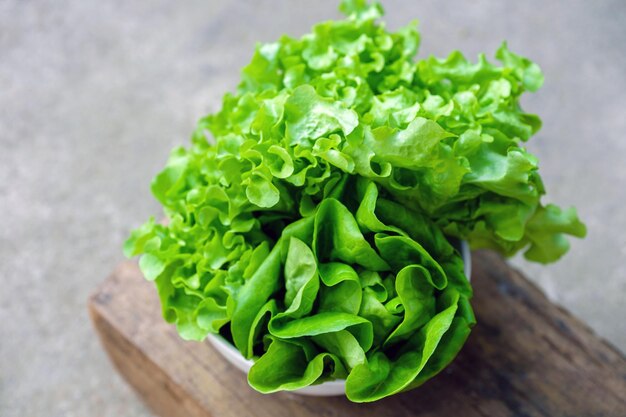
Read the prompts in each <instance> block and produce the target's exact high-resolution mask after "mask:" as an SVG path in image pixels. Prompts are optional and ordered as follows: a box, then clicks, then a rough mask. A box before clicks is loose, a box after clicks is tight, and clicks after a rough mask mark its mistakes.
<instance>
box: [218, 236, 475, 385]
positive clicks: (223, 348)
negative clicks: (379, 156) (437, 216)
mask: <svg viewBox="0 0 626 417" xmlns="http://www.w3.org/2000/svg"><path fill="white" fill-rule="evenodd" d="M457 249H459V252H461V257H462V258H463V263H464V265H465V266H464V272H465V276H466V277H467V279H468V280H470V276H471V273H472V254H471V251H470V247H469V245H468V244H467V242H466V241H464V240H463V241H461V242H460V244H459V247H458V248H457ZM207 340H208V341H209V342H210V343H211V345H213V347H214V348H215V349H216V350H217V351H218V352H219V353H220V354H221V355H222V356H223V357H224V358H225V359H226V360H227V361H228V362H230V363H231V364H232V365H233V366H234V367H235V368H237V369H239V370H240V371H242V372H243V373H245V374H246V375H247V374H248V371H250V368H251V367H252V365H253V364H254V361H252V360H249V359H246V358H244V357H243V356H242V355H241V353H240V352H239V351H238V350H237V349H236V348H235V347H234V346H233V345H231V344H230V343H229V342H228V341H227V340H226V339H224V338H223V337H222V336H219V335H215V334H210V335H208V336H207ZM289 392H291V393H293V394H298V395H312V396H316V397H332V396H338V395H345V393H346V381H345V380H343V379H338V380H336V381H327V382H323V383H321V384H317V385H309V386H308V387H304V388H300V389H297V390H294V391H289Z"/></svg>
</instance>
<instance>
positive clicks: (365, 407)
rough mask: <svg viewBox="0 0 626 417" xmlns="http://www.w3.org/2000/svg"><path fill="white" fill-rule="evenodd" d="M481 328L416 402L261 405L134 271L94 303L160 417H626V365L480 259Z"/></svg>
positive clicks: (104, 335)
mask: <svg viewBox="0 0 626 417" xmlns="http://www.w3.org/2000/svg"><path fill="white" fill-rule="evenodd" d="M473 262H474V272H473V274H472V282H473V284H474V288H475V297H474V300H473V305H474V308H475V310H476V316H477V319H478V325H477V326H476V328H475V329H474V331H473V333H472V335H471V336H470V339H469V341H468V343H467V345H466V346H465V347H464V348H463V351H462V352H461V354H460V355H459V356H458V357H457V359H456V360H455V361H454V362H453V364H452V365H451V366H450V367H449V368H447V369H446V370H445V371H444V372H442V373H441V374H440V375H438V376H437V377H435V378H434V379H433V380H431V381H429V382H428V383H426V384H425V385H424V386H422V387H421V388H418V389H417V390H414V391H410V392H407V393H403V394H400V395H396V396H394V397H392V398H388V399H385V400H382V401H378V402H376V403H371V404H353V403H350V402H349V401H348V400H346V399H345V398H342V397H335V398H315V397H303V396H297V395H294V394H289V393H278V394H272V395H261V394H259V393H257V392H255V391H254V390H252V389H251V388H250V387H249V386H248V384H247V382H246V378H245V376H244V375H243V374H242V373H240V372H239V371H238V370H236V369H235V368H233V367H232V366H231V365H229V364H228V363H227V362H226V361H225V360H224V359H223V358H222V357H220V356H219V355H218V354H217V353H216V351H215V350H214V349H213V348H212V347H211V346H210V345H208V344H207V343H197V342H184V341H182V340H180V338H179V337H178V335H177V334H176V331H175V329H174V328H173V327H172V326H171V325H168V324H166V323H165V322H164V321H163V319H162V318H161V315H160V307H159V302H158V299H157V294H156V291H155V289H154V288H153V285H152V284H151V283H148V282H146V281H144V280H143V278H142V276H141V273H140V272H139V270H138V267H137V265H136V264H135V263H132V262H127V263H124V264H122V265H120V266H119V268H118V269H117V270H116V271H115V273H114V274H113V275H112V276H111V277H110V278H108V279H107V280H106V281H105V282H104V284H103V285H102V286H101V287H100V288H99V289H98V291H97V292H96V293H95V294H94V295H93V296H92V298H91V299H90V301H89V310H90V313H91V316H92V319H93V322H94V324H95V327H96V330H97V332H98V335H99V336H100V338H101V340H102V343H103V345H104V347H105V349H106V350H107V352H108V354H109V356H110V357H111V359H112V361H113V363H114V364H115V366H116V367H117V369H118V370H119V371H120V373H121V374H122V375H123V376H124V377H125V378H126V380H127V381H128V382H129V383H130V384H131V385H132V386H133V387H134V388H135V389H136V390H137V392H138V393H139V395H140V396H141V398H142V399H143V400H144V401H145V403H146V404H148V406H149V407H150V408H152V409H153V410H154V412H155V413H157V414H158V415H160V416H168V417H178V416H181V417H182V416H185V417H199V416H202V417H206V416H214V417H231V416H232V417H247V416H255V417H283V416H285V417H287V416H289V417H291V416H295V417H309V416H320V417H321V416H324V417H333V416H337V417H352V416H359V417H370V416H371V417H374V416H375V417H403V416H423V417H425V416H440V417H447V416H462V417H473V416H489V417H497V416H503V417H506V416H524V417H531V416H549V417H557V416H611V417H615V416H626V359H625V358H624V356H622V355H621V354H620V353H619V352H618V351H617V350H615V349H614V348H612V347H611V346H610V345H608V344H607V343H605V342H604V341H602V340H600V339H599V338H598V337H597V336H595V335H594V334H593V332H592V331H591V330H590V329H589V328H587V327H586V326H585V325H583V324H582V323H580V322H579V321H578V320H576V319H575V318H573V317H572V316H571V315H570V314H569V313H567V312H566V311H564V310H563V309H561V308H559V307H557V306H555V305H553V304H551V303H550V302H549V301H548V300H547V299H546V297H545V296H544V295H543V294H542V293H541V292H540V291H539V290H538V289H537V288H536V287H535V286H533V285H532V284H531V283H530V282H529V281H527V280H526V279H525V278H524V277H522V276H521V275H520V274H519V273H518V272H516V271H514V270H513V269H511V268H510V267H508V266H507V265H506V263H504V261H503V260H502V259H501V258H500V257H498V256H497V255H495V254H493V253H490V252H483V251H481V252H476V253H474V256H473Z"/></svg>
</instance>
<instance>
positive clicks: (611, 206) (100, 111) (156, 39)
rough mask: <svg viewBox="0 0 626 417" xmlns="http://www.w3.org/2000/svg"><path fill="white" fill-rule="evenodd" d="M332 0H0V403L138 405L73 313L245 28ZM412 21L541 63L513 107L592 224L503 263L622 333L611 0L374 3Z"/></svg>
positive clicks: (261, 29) (317, 14)
mask: <svg viewBox="0 0 626 417" xmlns="http://www.w3.org/2000/svg"><path fill="white" fill-rule="evenodd" d="M336 3H337V2H336V1H334V0H324V1H317V2H315V5H313V4H314V3H313V2H310V1H304V0H297V1H295V0H292V1H278V0H271V1H270V0H262V1H251V0H250V1H228V2H227V1H215V0H213V1H206V0H202V1H201V0H197V1H185V2H172V1H167V0H156V1H151V2H147V1H136V2H129V1H123V0H111V1H96V0H89V1H87V0H75V1H61V2H59V1H54V2H53V1H24V0H0V209H1V211H2V217H3V222H2V226H1V227H0V280H1V281H0V282H1V283H0V415H1V416H3V417H13V416H16V417H17V416H20V417H21V416H47V417H54V416H87V415H90V416H147V415H150V413H149V412H148V411H147V410H146V409H145V408H144V406H143V405H141V403H139V401H138V400H137V399H136V397H135V396H134V395H133V393H132V392H131V391H130V389H129V388H127V386H126V385H125V384H124V383H123V382H122V381H121V380H120V378H119V377H118V376H117V375H116V374H115V372H113V370H112V369H111V367H110V364H109V362H108V361H107V358H106V357H105V355H104V353H103V352H102V350H101V348H100V346H99V343H98V341H97V339H96V338H95V336H94V333H93V331H92V329H91V325H90V323H89V321H88V317H87V312H86V309H85V303H86V299H87V296H88V294H89V293H90V292H91V291H92V290H93V289H94V287H95V286H96V285H97V284H98V283H99V282H100V281H101V280H102V279H103V278H104V277H105V276H106V275H107V274H108V273H109V272H110V271H111V269H112V268H113V267H114V265H115V264H116V263H117V262H119V261H120V260H121V259H122V254H121V250H120V247H121V244H122V241H123V240H124V238H125V236H126V234H127V232H128V231H129V230H130V229H131V228H132V227H134V226H137V225H139V224H140V223H141V222H142V221H143V220H144V219H145V218H146V217H147V216H148V215H150V214H157V213H158V207H157V205H156V203H155V202H154V201H153V199H152V198H151V196H150V194H149V190H148V184H149V181H150V179H151V177H152V176H153V175H154V174H155V173H156V172H157V170H158V169H159V168H160V167H161V166H162V165H163V163H164V161H165V159H166V156H167V154H168V152H169V149H170V148H171V147H172V146H174V145H177V144H184V143H186V142H187V138H188V137H189V134H190V132H191V131H192V128H193V126H194V122H195V120H196V119H197V118H199V117H200V116H201V115H203V114H205V113H206V112H208V111H211V110H215V109H216V108H217V106H218V104H219V100H220V97H221V95H222V94H223V93H224V92H226V91H228V90H231V89H233V87H234V86H235V84H236V82H237V78H238V69H239V68H240V67H241V66H242V65H243V64H244V63H245V62H246V61H247V60H248V59H249V57H250V56H251V51H252V48H253V45H254V43H255V42H256V41H270V40H274V39H275V38H277V37H278V36H279V35H280V34H282V33H289V34H291V35H300V34H303V33H305V32H306V31H307V30H308V28H309V27H310V25H311V24H312V23H314V22H316V21H318V20H321V19H327V18H333V17H336V16H338V14H337V12H336ZM385 6H386V9H387V21H388V23H389V26H390V27H392V28H396V27H398V26H400V25H401V24H402V23H405V22H407V21H408V20H409V19H410V18H414V17H417V18H419V19H420V20H421V22H422V24H421V28H422V33H423V47H422V56H424V55H426V54H429V53H434V54H437V55H445V54H447V53H448V52H449V51H450V50H452V49H454V48H459V49H461V50H462V51H464V52H466V53H467V55H468V56H475V54H477V53H478V52H479V51H486V52H490V53H491V52H493V51H495V49H496V48H497V46H498V45H499V43H500V41H501V40H503V39H508V40H509V44H510V46H511V47H512V49H513V50H515V51H519V52H520V53H524V54H527V55H528V56H530V57H532V58H533V59H535V60H536V61H538V62H539V63H540V65H541V66H542V67H543V69H544V71H545V74H546V83H545V87H544V88H543V89H542V90H541V91H540V92H539V93H538V94H535V95H533V96H531V97H528V98H527V100H526V102H525V104H526V107H527V109H529V110H531V111H534V112H537V113H539V114H540V115H542V116H543V118H544V121H545V125H544V129H543V130H542V131H541V133H540V134H539V135H538V136H537V137H536V139H535V140H534V142H533V143H531V144H530V148H531V149H532V150H533V151H534V152H536V154H537V155H538V156H539V158H540V161H541V166H542V168H541V169H542V172H543V176H544V179H545V182H546V184H547V186H548V189H549V200H551V201H555V202H559V203H562V204H574V205H576V206H578V208H579V210H580V214H581V215H582V217H583V218H584V219H585V220H586V221H587V224H588V226H589V237H588V238H587V239H586V240H584V241H577V242H574V245H573V248H572V251H571V253H570V254H569V255H568V256H567V257H566V258H565V259H563V260H562V261H561V262H560V263H558V264H556V265H552V266H548V267H539V266H536V265H529V264H527V263H525V262H524V261H522V260H520V259H515V260H514V261H513V262H514V263H515V265H517V266H519V267H520V268H522V269H523V270H525V271H526V272H527V274H528V275H529V276H530V277H531V278H533V279H534V280H535V281H536V282H537V284H539V285H540V286H541V287H542V288H544V289H545V291H546V292H547V293H548V294H549V296H550V297H551V298H552V299H554V300H555V301H556V302H558V303H561V304H563V305H564V306H565V307H567V308H568V309H569V310H571V311H572V312H574V314H576V315H577V316H578V317H580V318H581V319H582V320H584V321H586V322H587V323H589V324H590V326H591V327H593V328H594V329H595V330H596V331H597V332H598V333H599V334H600V335H602V336H603V337H606V338H607V339H608V340H610V341H612V342H613V343H614V344H615V345H616V346H618V347H619V348H621V349H622V350H626V324H625V323H626V321H625V320H624V317H625V315H626V308H625V307H624V302H625V301H626V281H625V277H626V265H625V262H624V261H626V235H625V233H624V231H626V210H625V209H624V204H626V160H625V157H624V155H626V140H624V138H623V136H624V132H626V115H625V111H626V94H625V93H626V77H625V74H626V55H625V54H624V45H625V44H626V3H625V2H623V1H620V0H615V1H594V2H591V1H583V0H577V1H545V0H532V1H524V2H519V1H498V0H493V1H487V0H475V1H467V2H463V1H445V2H442V1H436V0H428V1H409V0H406V1H400V0H397V1H392V0H389V1H385Z"/></svg>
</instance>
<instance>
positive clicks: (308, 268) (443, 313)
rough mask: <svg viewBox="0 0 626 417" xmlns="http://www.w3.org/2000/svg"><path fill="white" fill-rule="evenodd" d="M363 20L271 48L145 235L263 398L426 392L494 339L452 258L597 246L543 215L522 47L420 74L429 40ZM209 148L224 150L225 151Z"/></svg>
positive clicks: (202, 132) (202, 322) (158, 190)
mask: <svg viewBox="0 0 626 417" xmlns="http://www.w3.org/2000/svg"><path fill="white" fill-rule="evenodd" d="M340 9H341V10H342V11H343V12H344V13H345V14H346V15H347V18H346V19H345V20H340V21H328V22H323V23H320V24H318V25H316V26H315V27H314V28H313V31H312V33H311V34H308V35H305V36H304V37H302V38H301V39H293V38H290V37H287V36H284V37H282V38H281V39H280V40H279V41H278V42H276V43H272V44H264V45H259V46H258V47H257V49H256V52H255V53H254V56H253V57H252V60H251V62H250V64H249V65H248V66H246V67H245V68H244V69H243V71H242V80H241V83H240V85H239V87H238V89H237V91H236V93H233V94H231V93H228V94H226V95H225V96H224V99H223V105H222V109H221V110H220V111H219V112H217V113H216V114H212V115H208V116H206V117H205V118H203V119H201V120H200V121H199V123H198V127H197V129H196V131H195V133H194V134H193V137H192V145H191V147H190V148H189V149H185V148H177V149H175V150H174V151H173V152H172V155H171V157H170V160H169V161H168V163H167V166H166V167H165V169H164V170H163V171H162V172H161V173H160V174H159V175H157V176H156V178H155V179H154V181H153V183H152V191H153V194H154V195H155V197H156V198H157V199H158V200H159V202H160V203H161V204H162V205H163V207H164V210H165V215H166V217H167V219H168V222H167V224H159V223H156V222H155V221H154V220H153V219H151V220H149V221H148V222H147V223H146V224H145V225H143V226H141V227H140V228H138V229H137V230H135V231H133V232H132V233H131V236H130V238H129V239H128V241H127V242H126V244H125V245H124V251H125V253H126V255H127V256H135V255H141V258H140V261H139V265H140V267H141V269H142V271H143V273H144V275H145V276H146V278H147V279H149V280H153V281H154V282H155V284H156V287H157V290H158V293H159V297H160V300H161V304H162V306H163V315H164V317H165V319H166V320H167V321H169V322H173V323H176V325H177V327H178V330H179V333H180V335H181V336H182V337H183V338H185V339H192V340H202V339H204V338H205V337H206V336H207V335H208V334H209V333H220V334H221V335H222V336H223V337H225V338H226V339H227V340H229V341H230V342H232V343H233V345H234V346H235V347H236V348H237V349H238V350H239V351H240V352H241V353H242V355H243V356H244V357H246V358H252V359H254V360H255V363H254V365H253V367H252V369H251V370H250V373H249V375H248V379H249V382H250V384H251V385H252V386H253V387H254V388H255V389H257V390H259V391H261V392H274V391H277V390H285V389H297V388H301V387H305V386H308V385H311V384H317V383H321V382H324V381H326V380H331V379H336V378H343V379H346V394H347V396H348V398H349V399H351V400H352V401H359V402H360V401H374V400H377V399H380V398H383V397H386V396H389V395H392V394H394V393H397V392H400V391H402V390H406V389H410V388H414V387H416V386H419V385H420V384H422V383H423V382H424V381H426V380H428V379H429V378H431V377H433V376H434V375H436V374H437V373H438V372H440V371H441V370H442V369H443V368H444V367H445V366H446V365H447V364H448V363H449V362H450V361H451V360H452V359H453V358H454V357H455V356H456V354H457V353H458V352H459V350H460V349H461V348H462V346H463V344H464V342H465V340H466V339H467V337H468V335H469V333H470V329H471V327H472V326H473V325H474V323H475V319H474V316H473V313H472V309H471V306H470V302H469V300H470V299H471V296H472V288H471V286H470V285H469V283H468V281H467V277H465V275H464V273H463V260H462V258H461V257H460V255H459V253H458V252H457V250H456V249H455V247H454V246H453V245H452V244H451V243H450V242H451V241H453V240H455V239H465V240H468V241H469V242H470V244H471V246H472V247H473V248H483V247H486V248H492V249H495V250H498V251H500V252H501V253H503V254H505V255H512V254H514V253H516V252H518V251H520V250H525V255H526V257H527V258H528V259H530V260H533V261H537V262H552V261H555V260H557V259H558V258H559V257H561V256H562V255H563V254H564V253H565V252H566V251H567V249H568V241H567V239H566V237H565V236H566V235H573V236H578V237H582V236H584V234H585V226H584V225H583V224H582V223H581V222H580V221H579V220H578V218H577V216H576V212H575V210H574V209H566V210H562V209H560V208H558V207H557V206H554V205H547V206H544V205H542V204H541V202H540V198H541V196H542V195H543V194H544V193H545V189H544V186H543V183H542V181H541V177H540V176H539V173H538V164H537V160H536V158H535V157H533V156H532V155H531V154H529V153H528V152H527V151H526V149H525V148H524V147H523V146H522V144H523V142H525V141H527V140H528V139H529V138H530V137H531V136H532V135H533V134H534V133H535V132H537V130H538V129H539V128H540V127H541V121H540V120H539V118H538V117H537V116H535V115H533V114H529V113H525V112H524V111H523V110H522V109H521V107H520V104H519V99H520V96H521V95H522V93H524V92H525V91H527V90H528V91H535V90H537V89H538V88H539V87H540V86H541V84H542V83H543V75H542V74H541V71H540V69H539V67H538V66H537V65H536V64H534V63H533V62H531V61H530V60H528V59H526V58H523V57H520V56H518V55H515V54H514V53H512V52H511V51H509V50H508V47H507V45H506V44H503V45H502V47H501V48H500V49H499V50H498V51H497V52H496V58H497V59H498V60H499V61H500V63H501V64H500V65H497V64H493V63H491V62H489V61H488V60H487V59H486V58H485V56H484V55H480V56H479V58H478V62H477V63H472V62H470V61H468V60H466V59H465V57H463V55H462V54H461V53H460V52H458V51H456V52H453V53H452V54H450V55H449V56H448V58H446V59H444V60H441V59H436V58H434V57H429V58H426V59H423V60H418V61H415V59H414V57H415V55H416V53H417V49H418V45H419V40H420V36H419V34H418V32H417V28H416V24H415V23H412V24H410V25H409V26H407V27H405V28H403V29H400V30H399V31H397V32H395V33H391V32H388V31H387V30H386V29H385V27H384V25H383V24H381V23H378V21H377V19H378V18H380V17H381V16H382V7H381V6H380V5H379V4H378V3H376V2H374V3H373V4H370V3H368V2H367V1H365V0H344V1H342V3H341V6H340ZM209 136H212V137H211V138H209Z"/></svg>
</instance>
